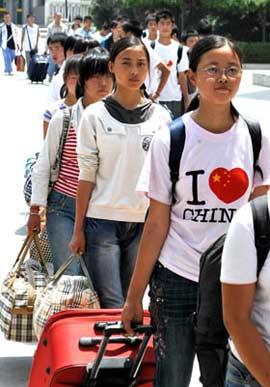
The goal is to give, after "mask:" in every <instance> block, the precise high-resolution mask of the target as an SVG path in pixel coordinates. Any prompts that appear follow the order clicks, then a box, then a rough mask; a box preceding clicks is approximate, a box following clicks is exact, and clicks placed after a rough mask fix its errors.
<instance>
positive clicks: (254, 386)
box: [225, 354, 260, 387]
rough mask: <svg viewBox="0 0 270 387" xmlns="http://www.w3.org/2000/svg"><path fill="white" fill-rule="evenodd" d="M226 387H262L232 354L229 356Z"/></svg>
mask: <svg viewBox="0 0 270 387" xmlns="http://www.w3.org/2000/svg"><path fill="white" fill-rule="evenodd" d="M225 387H260V384H259V383H258V382H257V381H256V380H255V379H254V377H253V376H252V375H251V373H250V372H249V371H248V369H247V368H246V367H245V366H244V364H243V363H241V362H240V361H239V360H238V359H236V357H234V356H233V355H232V354H230V356H229V362H228V368H227V374H226V381H225Z"/></svg>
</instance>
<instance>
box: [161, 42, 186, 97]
mask: <svg viewBox="0 0 270 387" xmlns="http://www.w3.org/2000/svg"><path fill="white" fill-rule="evenodd" d="M178 49H179V43H177V42H176V41H174V40H171V43H170V44H168V45H164V44H161V43H159V42H158V41H156V43H155V49H154V50H155V51H156V53H157V55H158V56H159V57H160V59H161V60H162V61H163V62H164V63H165V64H166V65H167V67H168V68H169V69H170V70H171V73H170V75H169V78H168V81H167V83H166V85H165V86H164V88H163V90H162V91H161V93H160V101H181V99H182V93H181V90H180V85H179V84H178V77H177V73H181V72H185V71H187V70H188V69H189V60H188V56H187V53H186V51H185V50H182V57H181V60H180V62H179V63H178V64H177V62H178Z"/></svg>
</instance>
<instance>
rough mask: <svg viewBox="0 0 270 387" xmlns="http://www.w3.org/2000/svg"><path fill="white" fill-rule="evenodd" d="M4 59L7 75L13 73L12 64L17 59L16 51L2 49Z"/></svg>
mask: <svg viewBox="0 0 270 387" xmlns="http://www.w3.org/2000/svg"><path fill="white" fill-rule="evenodd" d="M2 51H3V57H4V62H5V73H8V74H11V73H12V62H13V61H14V59H15V50H11V49H10V48H8V47H7V48H2Z"/></svg>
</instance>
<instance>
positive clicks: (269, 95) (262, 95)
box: [237, 88, 270, 101]
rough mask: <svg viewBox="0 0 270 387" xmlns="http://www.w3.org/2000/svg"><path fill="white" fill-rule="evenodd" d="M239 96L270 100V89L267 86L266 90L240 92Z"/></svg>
mask: <svg viewBox="0 0 270 387" xmlns="http://www.w3.org/2000/svg"><path fill="white" fill-rule="evenodd" d="M237 97H240V98H248V99H257V100H263V101H269V99H270V89H269V88H266V89H265V90H262V91H255V92H253V93H239V94H238V95H237Z"/></svg>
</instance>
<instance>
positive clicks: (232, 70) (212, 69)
mask: <svg viewBox="0 0 270 387" xmlns="http://www.w3.org/2000/svg"><path fill="white" fill-rule="evenodd" d="M197 71H201V72H203V73H205V74H207V75H208V76H209V77H213V78H217V77H221V76H222V75H223V74H225V75H226V77H228V78H239V77H240V76H241V74H242V69H241V68H239V67H237V66H230V67H226V68H223V69H221V68H220V67H217V66H208V67H205V68H203V69H197Z"/></svg>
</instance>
